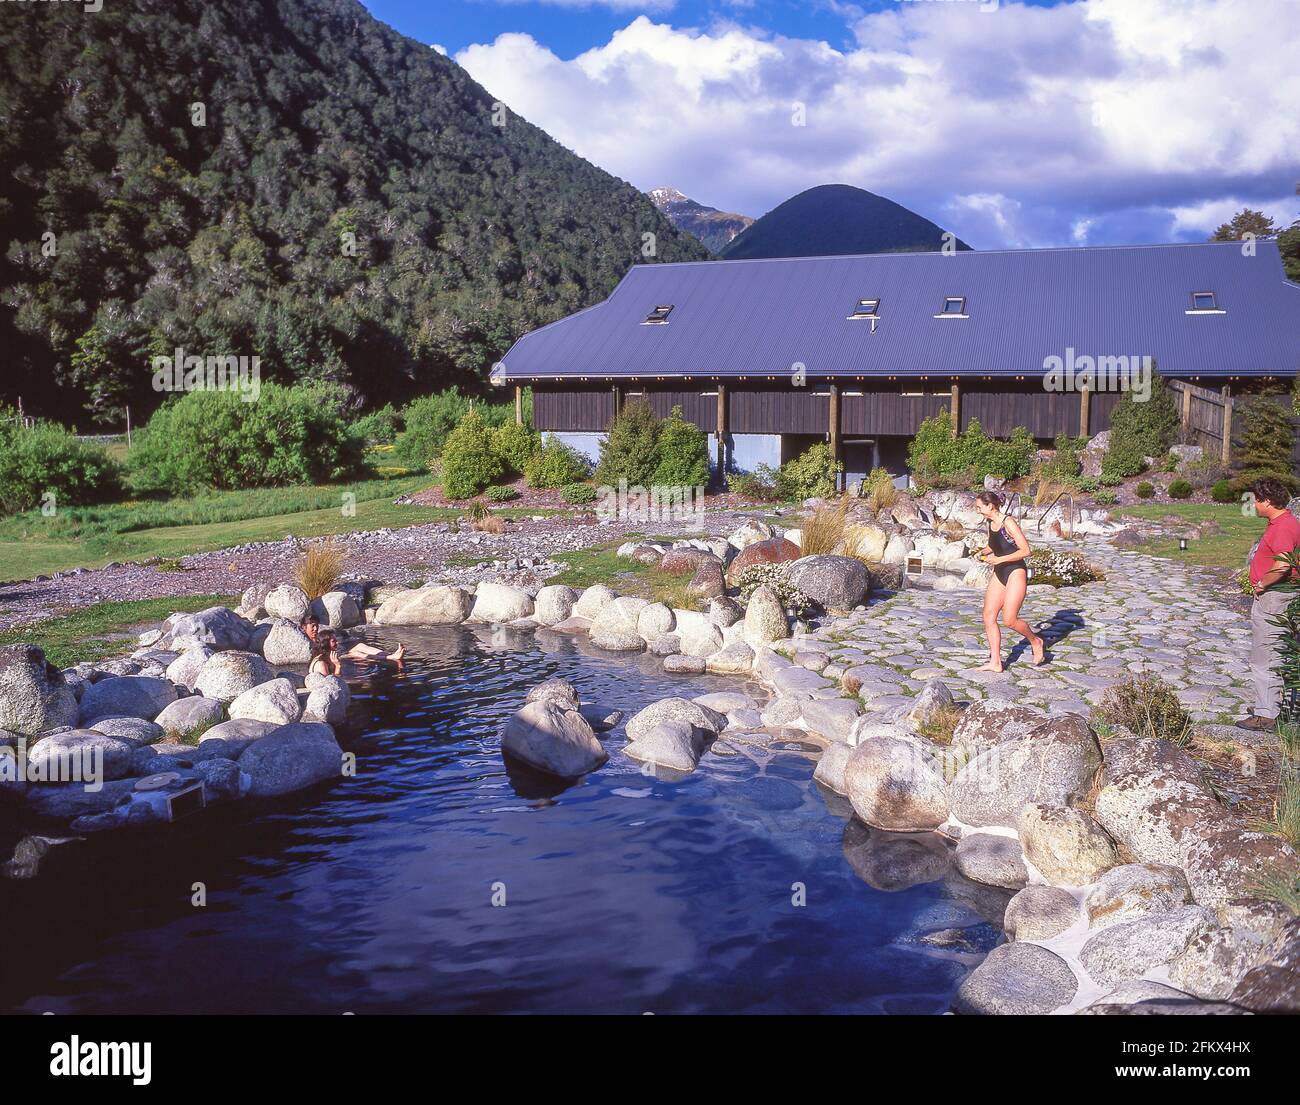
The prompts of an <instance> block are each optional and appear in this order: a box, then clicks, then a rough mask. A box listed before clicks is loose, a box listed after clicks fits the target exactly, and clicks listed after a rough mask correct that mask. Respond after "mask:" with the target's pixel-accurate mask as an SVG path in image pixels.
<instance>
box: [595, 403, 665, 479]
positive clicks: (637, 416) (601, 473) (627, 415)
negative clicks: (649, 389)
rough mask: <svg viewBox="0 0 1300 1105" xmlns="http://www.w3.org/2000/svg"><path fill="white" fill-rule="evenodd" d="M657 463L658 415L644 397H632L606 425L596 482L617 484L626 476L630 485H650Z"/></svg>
mask: <svg viewBox="0 0 1300 1105" xmlns="http://www.w3.org/2000/svg"><path fill="white" fill-rule="evenodd" d="M658 467H659V419H658V418H657V417H656V416H655V412H654V411H653V410H652V409H651V407H650V404H649V403H647V402H646V401H645V400H644V399H633V400H631V401H629V402H627V403H625V404H624V405H623V409H622V410H621V411H619V413H618V414H616V415H615V416H614V417H613V418H612V419H610V423H609V426H608V427H606V430H605V440H604V441H602V442H601V443H600V463H599V464H598V465H597V466H596V482H597V483H601V484H608V485H609V486H610V487H616V486H618V481H619V480H627V482H628V486H629V487H634V486H640V487H649V486H650V485H651V484H652V483H654V477H655V470H656V469H657V468H658Z"/></svg>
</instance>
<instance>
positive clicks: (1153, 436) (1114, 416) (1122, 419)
mask: <svg viewBox="0 0 1300 1105" xmlns="http://www.w3.org/2000/svg"><path fill="white" fill-rule="evenodd" d="M1178 423H1179V414H1178V404H1177V402H1176V401H1175V400H1174V395H1173V392H1171V391H1170V390H1169V388H1168V386H1166V384H1165V381H1164V378H1163V377H1162V376H1161V375H1160V374H1159V373H1158V372H1152V374H1151V395H1150V397H1149V398H1148V399H1147V400H1146V402H1139V401H1138V400H1137V399H1136V398H1135V396H1134V394H1133V392H1131V391H1126V392H1124V393H1123V395H1121V396H1120V400H1119V402H1118V403H1116V404H1115V409H1114V410H1113V411H1112V412H1111V416H1110V445H1109V446H1108V447H1107V449H1106V453H1105V456H1103V457H1102V466H1103V470H1104V469H1105V464H1106V460H1107V458H1108V457H1109V456H1110V454H1111V453H1112V452H1120V453H1123V454H1124V457H1125V459H1124V462H1123V464H1124V467H1127V468H1132V457H1133V456H1134V455H1136V456H1137V458H1138V460H1139V462H1140V461H1141V460H1142V458H1144V457H1163V456H1164V455H1165V454H1166V453H1168V452H1169V446H1171V445H1172V444H1173V443H1174V439H1175V438H1176V437H1177V436H1178ZM1116 463H1118V462H1116ZM1140 471H1142V469H1141V468H1140V467H1139V468H1136V469H1133V470H1132V471H1129V472H1127V473H1126V475H1128V476H1136V475H1137V474H1138V472H1140Z"/></svg>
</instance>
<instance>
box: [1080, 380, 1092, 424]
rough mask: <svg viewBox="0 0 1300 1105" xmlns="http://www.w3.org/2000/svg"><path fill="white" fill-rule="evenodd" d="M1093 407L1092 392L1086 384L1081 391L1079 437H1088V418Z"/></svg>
mask: <svg viewBox="0 0 1300 1105" xmlns="http://www.w3.org/2000/svg"><path fill="white" fill-rule="evenodd" d="M1091 406H1092V392H1091V391H1089V390H1088V385H1087V384H1084V385H1083V387H1081V388H1080V389H1079V436H1080V437H1087V436H1088V416H1089V413H1090V411H1089V408H1090V407H1091Z"/></svg>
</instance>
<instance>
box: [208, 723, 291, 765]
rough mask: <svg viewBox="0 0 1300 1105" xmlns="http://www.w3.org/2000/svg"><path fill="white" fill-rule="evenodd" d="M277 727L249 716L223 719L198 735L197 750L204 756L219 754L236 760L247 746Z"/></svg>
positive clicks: (269, 733) (277, 727)
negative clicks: (253, 719)
mask: <svg viewBox="0 0 1300 1105" xmlns="http://www.w3.org/2000/svg"><path fill="white" fill-rule="evenodd" d="M279 728H280V726H278V725H276V724H274V723H273V722H270V721H252V720H251V719H249V718H237V719H235V720H234V721H223V722H220V723H219V724H217V725H214V726H213V727H212V728H211V729H209V730H208V731H207V732H206V733H204V734H203V735H202V736H201V737H199V747H198V751H200V752H202V753H203V754H204V755H205V756H216V755H221V756H227V757H229V758H230V759H232V760H237V759H239V757H240V756H241V755H243V753H244V751H245V750H246V749H247V748H249V747H250V746H251V745H253V744H256V743H257V742H258V741H259V740H261V739H262V738H263V737H267V736H270V735H271V734H272V733H274V732H275V731H276V730H277V729H279Z"/></svg>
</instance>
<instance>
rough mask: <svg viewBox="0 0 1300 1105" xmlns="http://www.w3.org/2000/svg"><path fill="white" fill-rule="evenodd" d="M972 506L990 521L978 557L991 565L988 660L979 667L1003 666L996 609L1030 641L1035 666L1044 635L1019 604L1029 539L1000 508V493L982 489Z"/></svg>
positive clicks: (986, 625)
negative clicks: (1030, 622)
mask: <svg viewBox="0 0 1300 1105" xmlns="http://www.w3.org/2000/svg"><path fill="white" fill-rule="evenodd" d="M975 507H976V509H977V510H978V511H979V512H980V514H981V515H982V516H983V518H984V520H985V521H986V522H988V524H989V543H988V545H987V546H985V548H984V549H982V550H981V552H980V559H981V560H982V561H983V562H984V563H985V564H988V565H990V566H991V567H992V568H993V578H992V579H990V580H989V585H988V589H987V590H986V591H985V592H984V636H985V637H987V638H988V642H989V662H988V663H987V664H985V665H984V666H983V667H982V668H980V669H979V670H980V671H1001V670H1002V630H1001V629H1000V628H999V626H998V614H999V613H1000V614H1001V615H1002V620H1003V623H1004V624H1006V625H1007V626H1009V627H1010V628H1011V629H1014V630H1015V631H1016V632H1017V633H1019V634H1020V635H1021V636H1022V637H1024V638H1025V640H1027V641H1028V642H1029V647H1030V648H1031V649H1032V650H1033V653H1034V667H1038V665H1039V664H1041V663H1042V662H1043V639H1042V638H1041V637H1039V636H1038V635H1037V634H1036V633H1035V632H1034V631H1033V630H1032V629H1030V628H1029V623H1028V622H1026V621H1025V620H1024V619H1023V618H1022V617H1021V616H1020V607H1021V604H1022V603H1023V602H1024V601H1025V591H1026V590H1027V589H1028V587H1029V572H1028V570H1027V569H1026V567H1025V560H1026V558H1027V557H1028V556H1029V542H1028V541H1026V540H1025V534H1024V531H1023V530H1022V529H1021V528H1020V526H1019V525H1018V524H1017V522H1016V521H1015V519H1014V518H1008V517H1007V516H1006V515H1005V514H1004V513H1003V512H1002V496H1001V495H999V494H998V493H997V492H995V491H981V492H980V493H979V494H978V495H977V496H975Z"/></svg>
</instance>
